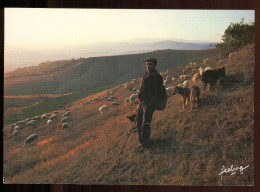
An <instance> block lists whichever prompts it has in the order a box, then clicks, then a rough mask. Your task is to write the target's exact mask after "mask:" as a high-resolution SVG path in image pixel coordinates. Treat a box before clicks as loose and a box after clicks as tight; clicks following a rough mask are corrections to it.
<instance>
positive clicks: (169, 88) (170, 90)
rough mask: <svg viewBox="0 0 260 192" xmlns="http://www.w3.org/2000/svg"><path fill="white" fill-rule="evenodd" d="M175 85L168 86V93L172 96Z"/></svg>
mask: <svg viewBox="0 0 260 192" xmlns="http://www.w3.org/2000/svg"><path fill="white" fill-rule="evenodd" d="M174 87H175V86H172V87H167V88H166V93H167V96H168V97H170V96H171V95H172V92H173V89H174Z"/></svg>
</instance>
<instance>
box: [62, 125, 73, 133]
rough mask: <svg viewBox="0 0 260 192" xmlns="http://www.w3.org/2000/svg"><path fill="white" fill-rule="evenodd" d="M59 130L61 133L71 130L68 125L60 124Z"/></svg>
mask: <svg viewBox="0 0 260 192" xmlns="http://www.w3.org/2000/svg"><path fill="white" fill-rule="evenodd" d="M61 130H62V132H63V130H67V131H71V128H70V126H69V124H68V123H62V126H61Z"/></svg>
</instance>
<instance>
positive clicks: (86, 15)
mask: <svg viewBox="0 0 260 192" xmlns="http://www.w3.org/2000/svg"><path fill="white" fill-rule="evenodd" d="M4 12H5V15H4V18H5V22H4V23H5V27H4V30H5V32H4V34H5V39H4V41H5V42H4V46H5V47H4V71H5V72H8V71H12V70H15V69H16V68H20V67H28V66H32V65H38V64H40V63H42V62H46V61H55V60H63V59H72V58H75V59H77V58H79V57H93V56H106V55H116V54H123V53H126V54H127V53H132V52H138V51H150V49H148V50H147V44H150V43H156V42H159V41H166V40H170V41H180V42H191V43H205V42H210V43H213V42H214V43H219V42H221V36H222V35H223V34H224V30H225V29H226V28H227V26H228V25H230V24H231V22H233V23H235V22H240V21H241V19H242V18H244V19H245V22H247V23H248V22H254V21H255V18H254V13H255V12H254V10H162V9H161V10H149V9H145V10H144V9H143V10H134V9H124V10H122V9H41V8H5V9H4ZM133 44H139V45H141V46H139V47H140V48H139V47H138V48H136V47H135V46H134V45H133ZM142 47H143V48H144V49H143V50H142V49H141V48H142Z"/></svg>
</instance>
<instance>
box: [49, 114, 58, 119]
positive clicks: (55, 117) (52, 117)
mask: <svg viewBox="0 0 260 192" xmlns="http://www.w3.org/2000/svg"><path fill="white" fill-rule="evenodd" d="M57 118H58V116H57V115H55V114H54V115H52V116H51V117H50V118H49V119H50V120H54V119H57Z"/></svg>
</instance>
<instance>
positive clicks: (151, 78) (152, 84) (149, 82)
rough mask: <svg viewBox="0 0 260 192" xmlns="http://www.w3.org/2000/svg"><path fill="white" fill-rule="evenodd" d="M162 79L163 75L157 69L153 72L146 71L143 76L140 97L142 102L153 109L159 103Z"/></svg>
mask: <svg viewBox="0 0 260 192" xmlns="http://www.w3.org/2000/svg"><path fill="white" fill-rule="evenodd" d="M161 81H162V77H161V75H160V74H159V73H158V72H157V70H155V71H154V72H152V73H149V72H146V73H145V74H144V76H143V78H142V82H141V86H140V93H139V94H138V99H139V100H140V102H141V103H146V104H148V106H149V107H150V108H151V109H152V110H154V109H155V105H156V103H157V99H158V94H159V90H160V83H162V82H161Z"/></svg>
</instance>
